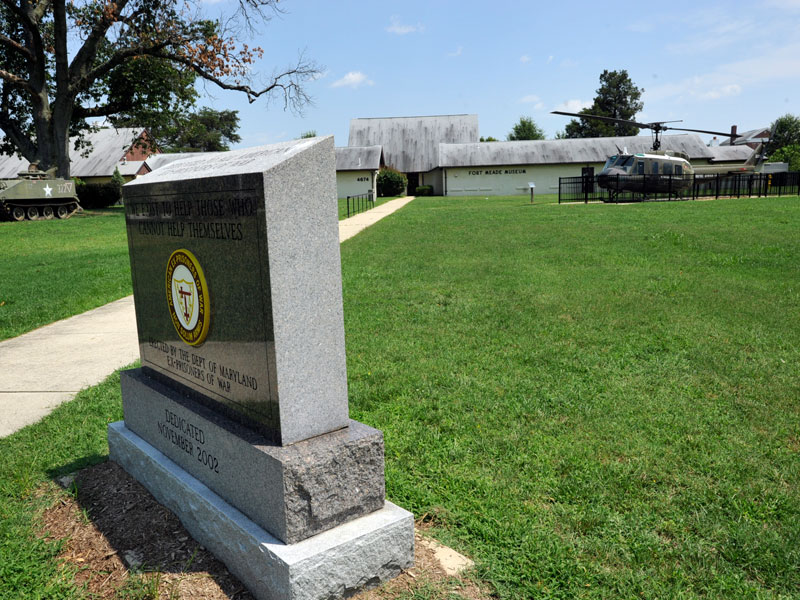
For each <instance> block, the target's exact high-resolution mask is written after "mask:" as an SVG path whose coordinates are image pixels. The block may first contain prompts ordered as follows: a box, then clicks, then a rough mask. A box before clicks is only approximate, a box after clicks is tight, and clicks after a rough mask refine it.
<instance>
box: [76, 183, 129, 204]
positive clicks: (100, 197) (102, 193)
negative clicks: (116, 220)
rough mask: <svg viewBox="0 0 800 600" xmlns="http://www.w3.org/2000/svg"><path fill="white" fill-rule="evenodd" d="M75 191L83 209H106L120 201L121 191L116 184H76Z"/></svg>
mask: <svg viewBox="0 0 800 600" xmlns="http://www.w3.org/2000/svg"><path fill="white" fill-rule="evenodd" d="M77 183H78V185H76V186H75V191H76V192H77V194H78V202H79V203H80V205H81V206H82V207H83V208H106V207H108V206H112V205H114V204H116V203H117V202H119V201H120V200H121V199H122V189H121V186H120V185H119V184H118V183H117V182H114V181H112V182H109V183H83V182H80V181H79V182H77Z"/></svg>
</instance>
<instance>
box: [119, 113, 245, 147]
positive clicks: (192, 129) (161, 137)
mask: <svg viewBox="0 0 800 600" xmlns="http://www.w3.org/2000/svg"><path fill="white" fill-rule="evenodd" d="M114 123H115V125H118V126H122V127H136V128H141V127H144V126H147V125H148V124H149V126H148V129H149V131H150V134H151V136H152V141H153V142H154V143H155V146H156V147H157V148H158V149H159V150H161V151H162V152H222V151H224V150H230V144H235V143H237V142H240V141H241V140H242V138H241V137H240V136H239V134H238V133H237V131H238V130H239V111H238V110H214V109H213V108H208V107H206V106H204V107H203V108H200V109H199V110H196V111H179V110H176V111H171V112H168V113H167V114H165V115H152V119H151V120H144V121H143V120H142V119H141V118H140V117H139V116H133V117H125V118H115V120H114Z"/></svg>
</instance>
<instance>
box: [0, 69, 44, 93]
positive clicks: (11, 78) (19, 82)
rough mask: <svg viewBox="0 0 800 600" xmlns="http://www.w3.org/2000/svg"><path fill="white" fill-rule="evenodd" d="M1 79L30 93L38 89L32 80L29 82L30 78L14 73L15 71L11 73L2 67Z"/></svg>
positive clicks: (0, 70)
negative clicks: (32, 83)
mask: <svg viewBox="0 0 800 600" xmlns="http://www.w3.org/2000/svg"><path fill="white" fill-rule="evenodd" d="M0 79H2V80H3V81H6V82H8V83H10V84H11V85H14V86H16V87H18V88H19V89H21V90H24V91H26V92H28V93H29V94H35V93H36V90H35V89H34V88H33V86H32V85H31V84H30V82H28V80H26V79H23V78H22V77H20V76H19V75H14V73H10V72H8V71H6V70H4V69H0Z"/></svg>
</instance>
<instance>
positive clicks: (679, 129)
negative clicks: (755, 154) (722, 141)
mask: <svg viewBox="0 0 800 600" xmlns="http://www.w3.org/2000/svg"><path fill="white" fill-rule="evenodd" d="M664 129H671V130H673V131H693V132H695V133H708V134H711V135H721V136H722V137H731V132H730V131H727V132H724V133H723V132H721V131H708V130H706V129H685V128H683V127H664ZM733 137H734V138H737V137H742V136H740V135H734V136H733Z"/></svg>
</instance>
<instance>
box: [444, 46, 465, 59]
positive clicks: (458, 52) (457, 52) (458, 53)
mask: <svg viewBox="0 0 800 600" xmlns="http://www.w3.org/2000/svg"><path fill="white" fill-rule="evenodd" d="M462 52H464V46H459V47H458V48H456V49H455V51H453V52H448V53H447V56H449V57H450V58H455V57H456V56H461V53H462Z"/></svg>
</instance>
